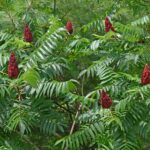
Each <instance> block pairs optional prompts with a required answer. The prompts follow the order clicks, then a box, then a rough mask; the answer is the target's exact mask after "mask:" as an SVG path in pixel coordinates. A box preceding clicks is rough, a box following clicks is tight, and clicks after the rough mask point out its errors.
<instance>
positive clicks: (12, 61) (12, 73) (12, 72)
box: [8, 53, 19, 78]
mask: <svg viewBox="0 0 150 150" xmlns="http://www.w3.org/2000/svg"><path fill="white" fill-rule="evenodd" d="M18 75H19V69H18V64H17V62H16V57H15V54H14V53H11V55H10V58H9V63H8V77H9V78H17V77H18Z"/></svg>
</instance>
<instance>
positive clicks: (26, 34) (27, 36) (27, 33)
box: [24, 24, 33, 42]
mask: <svg viewBox="0 0 150 150" xmlns="http://www.w3.org/2000/svg"><path fill="white" fill-rule="evenodd" d="M24 40H25V41H26V42H32V40H33V39H32V33H31V31H30V28H29V26H28V25H27V24H26V25H25V27H24Z"/></svg>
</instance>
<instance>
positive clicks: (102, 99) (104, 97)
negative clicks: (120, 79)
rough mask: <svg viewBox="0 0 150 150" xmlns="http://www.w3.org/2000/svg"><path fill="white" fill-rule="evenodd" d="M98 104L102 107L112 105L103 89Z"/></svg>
mask: <svg viewBox="0 0 150 150" xmlns="http://www.w3.org/2000/svg"><path fill="white" fill-rule="evenodd" d="M100 104H101V105H102V107H103V108H110V107H111V105H112V100H111V99H110V97H109V96H108V94H107V93H106V92H105V91H102V92H101V97H100Z"/></svg>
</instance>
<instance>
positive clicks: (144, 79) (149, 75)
mask: <svg viewBox="0 0 150 150" xmlns="http://www.w3.org/2000/svg"><path fill="white" fill-rule="evenodd" d="M141 84H142V85H146V84H150V69H149V66H148V64H146V65H145V67H144V70H143V73H142V76H141Z"/></svg>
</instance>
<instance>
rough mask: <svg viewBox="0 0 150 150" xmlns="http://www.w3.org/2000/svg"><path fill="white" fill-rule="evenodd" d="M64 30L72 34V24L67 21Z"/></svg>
mask: <svg viewBox="0 0 150 150" xmlns="http://www.w3.org/2000/svg"><path fill="white" fill-rule="evenodd" d="M66 29H67V31H68V32H69V33H70V34H72V33H73V24H72V22H71V21H68V22H67V24H66Z"/></svg>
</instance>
